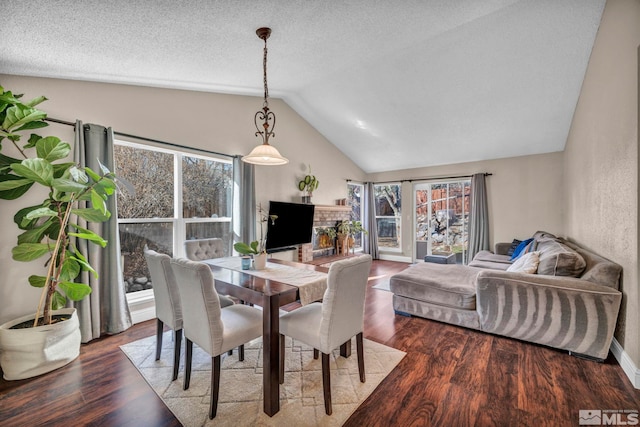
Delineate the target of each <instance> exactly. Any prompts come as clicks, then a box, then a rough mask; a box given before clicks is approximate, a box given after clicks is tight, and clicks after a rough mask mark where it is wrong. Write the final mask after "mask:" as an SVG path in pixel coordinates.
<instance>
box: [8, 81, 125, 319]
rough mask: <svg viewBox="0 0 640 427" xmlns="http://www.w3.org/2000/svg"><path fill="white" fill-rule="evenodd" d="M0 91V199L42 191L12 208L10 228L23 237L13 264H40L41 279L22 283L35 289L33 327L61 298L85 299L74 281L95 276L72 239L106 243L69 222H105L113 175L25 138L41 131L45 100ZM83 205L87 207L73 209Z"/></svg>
mask: <svg viewBox="0 0 640 427" xmlns="http://www.w3.org/2000/svg"><path fill="white" fill-rule="evenodd" d="M21 98H22V96H21V95H14V94H13V93H12V92H11V91H5V89H4V88H3V87H2V86H0V199H4V200H17V199H19V198H20V197H21V196H23V195H24V194H25V193H26V192H27V191H28V190H29V189H30V188H31V187H33V186H34V185H35V186H41V187H44V189H45V191H46V197H45V198H44V200H43V201H42V202H41V203H38V204H37V205H33V206H28V207H24V208H22V209H19V210H18V211H17V213H16V214H15V216H14V218H13V219H14V222H15V223H16V225H17V226H18V228H19V229H20V230H23V232H22V233H21V234H20V235H19V236H18V241H17V245H16V246H15V247H14V248H13V250H12V257H13V259H14V260H16V261H25V262H28V261H33V260H36V259H39V258H42V257H44V258H46V261H45V267H46V273H45V275H31V276H30V277H29V284H30V285H31V286H34V287H37V288H42V296H41V298H40V301H39V304H38V308H37V310H36V313H35V319H34V324H33V326H34V327H35V326H39V325H41V324H50V323H51V322H52V315H51V314H52V313H51V312H52V310H57V309H59V308H62V307H64V305H65V304H66V303H67V299H70V300H73V301H79V300H81V299H83V298H84V297H85V296H87V295H89V294H90V293H91V288H90V287H89V285H87V284H83V283H77V282H75V279H76V278H77V277H78V276H79V275H80V272H81V271H89V272H91V273H92V274H93V275H94V276H96V277H97V275H98V273H97V272H96V270H95V269H94V268H93V267H92V266H91V265H90V264H89V262H88V260H87V258H86V257H85V256H84V255H83V254H82V253H81V252H80V250H79V249H78V247H77V246H76V245H75V243H74V241H73V238H75V239H81V240H82V239H84V240H87V241H89V242H91V243H94V244H97V245H100V246H101V247H105V246H106V245H107V241H106V240H104V239H103V238H102V237H101V236H99V235H98V234H96V233H94V232H93V231H91V230H88V229H86V228H83V227H81V226H80V225H79V224H77V223H76V219H75V218H82V219H85V220H86V221H88V222H104V221H106V220H108V219H109V217H110V216H111V213H110V212H109V210H108V209H107V204H106V201H107V200H108V198H109V197H110V196H112V195H113V194H114V192H115V190H116V183H115V175H114V174H113V173H112V172H111V171H109V170H108V169H107V168H106V167H105V166H103V165H102V164H100V169H101V170H100V171H93V170H91V169H90V168H88V167H80V166H78V165H76V164H75V163H73V162H68V161H65V159H66V158H67V157H68V156H69V154H70V152H71V146H70V145H69V144H68V143H67V142H63V141H61V140H60V138H57V137H55V136H45V137H43V136H40V135H37V134H34V133H31V134H30V135H29V138H28V140H27V142H26V143H24V144H23V143H21V139H22V137H23V136H25V133H26V132H27V131H31V130H34V129H39V128H44V127H46V126H48V123H47V122H46V121H45V118H46V116H47V115H46V113H45V112H43V111H41V110H39V109H37V108H36V106H37V105H38V104H40V103H41V102H43V101H45V100H46V98H45V97H42V96H41V97H38V98H35V99H33V100H31V101H27V102H22V100H21ZM6 141H9V142H10V143H11V144H12V145H13V146H14V147H15V149H16V150H17V151H18V153H19V154H20V157H21V158H12V157H9V156H6V155H4V154H2V153H1V150H2V143H3V142H6ZM80 201H86V202H87V204H86V207H81V206H80V205H79V202H80Z"/></svg>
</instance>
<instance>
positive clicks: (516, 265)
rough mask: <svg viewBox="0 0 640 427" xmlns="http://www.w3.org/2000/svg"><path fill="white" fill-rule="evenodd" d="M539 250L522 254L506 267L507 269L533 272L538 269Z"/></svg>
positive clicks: (518, 271)
mask: <svg viewBox="0 0 640 427" xmlns="http://www.w3.org/2000/svg"><path fill="white" fill-rule="evenodd" d="M539 263H540V252H537V251H534V252H529V253H527V254H524V255H522V256H521V257H519V258H518V259H517V260H515V261H514V262H513V264H511V265H510V266H509V268H507V271H514V272H517V273H528V274H533V273H535V272H536V271H537V270H538V264H539Z"/></svg>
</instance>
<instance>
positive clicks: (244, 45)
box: [0, 0, 605, 172]
mask: <svg viewBox="0 0 640 427" xmlns="http://www.w3.org/2000/svg"><path fill="white" fill-rule="evenodd" d="M0 3H2V7H1V9H2V16H3V23H2V24H1V25H0V73H6V74H17V75H27V76H41V77H56V78H66V79H80V80H90V81H103V82H115V83H128V84H139V85H147V86H160V87H171V88H181V89H191V90H202V91H213V92H226V93H236V94H251V95H258V96H261V95H262V67H261V63H262V42H261V41H260V40H258V38H257V37H256V35H255V32H254V31H255V29H256V28H258V27H261V26H269V27H271V28H272V29H273V33H272V35H271V38H270V39H269V41H268V46H269V92H270V95H271V96H272V97H280V98H282V99H284V100H285V101H286V102H287V103H288V104H289V105H290V106H291V107H292V108H293V109H295V110H296V111H297V112H298V113H299V114H300V115H301V116H303V117H304V118H305V119H306V120H307V121H308V122H309V123H310V124H311V125H312V126H314V127H315V128H316V129H317V130H318V131H319V132H321V133H322V134H323V135H324V136H325V137H326V138H327V139H328V140H329V141H331V142H332V143H333V144H335V145H336V146H337V147H338V148H339V149H340V150H341V151H342V152H344V153H345V154H346V155H347V156H349V157H350V158H351V159H352V160H353V161H354V162H355V163H356V164H358V165H359V166H360V167H361V168H362V169H363V170H364V171H365V172H380V171H387V170H396V169H405V168H413V167H423V166H431V165H439V164H450V163H459V162H468V161H476V160H485V159H493V158H501V157H511V156H518V155H526V154H536V153H546V152H553V151H561V150H563V149H564V145H565V141H566V138H567V134H568V132H569V127H570V125H571V120H572V117H573V112H574V109H575V106H576V103H577V101H578V96H579V94H580V88H581V85H582V81H583V77H584V73H585V70H586V67H587V63H588V60H589V55H590V53H591V48H592V46H593V41H594V39H595V36H596V32H597V30H598V25H599V23H600V17H601V15H602V10H603V8H604V3H605V0H521V1H516V0H403V1H388V0H384V1H382V0H352V1H344V0H325V1H309V0H262V1H259V2H257V1H249V0H217V1H216V0H185V1H175V0H170V1H169V0H158V1H152V2H151V1H142V0H118V1H113V0H111V1H107V2H105V1H79V0H78V1H71V0H56V1H52V0H41V1H34V0H23V1H20V2H8V1H5V0H0ZM27 30H28V31H27ZM27 35H28V36H27Z"/></svg>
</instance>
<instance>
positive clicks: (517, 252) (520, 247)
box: [511, 238, 533, 261]
mask: <svg viewBox="0 0 640 427" xmlns="http://www.w3.org/2000/svg"><path fill="white" fill-rule="evenodd" d="M531 242H533V238H531V239H527V240H523V241H522V242H520V243H519V244H518V246H517V247H516V249H515V250H514V251H513V255H511V261H515V259H516V258H518V257H519V256H520V254H521V253H522V251H523V250H524V248H526V247H527V245H528V244H529V243H531Z"/></svg>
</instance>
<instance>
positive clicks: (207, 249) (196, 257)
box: [184, 237, 233, 307]
mask: <svg viewBox="0 0 640 427" xmlns="http://www.w3.org/2000/svg"><path fill="white" fill-rule="evenodd" d="M184 252H185V254H186V256H187V258H188V259H190V260H191V261H204V260H205V259H213V258H222V257H224V241H223V240H222V239H221V238H219V237H212V238H210V239H194V240H185V241H184ZM219 296H220V305H221V306H222V307H226V306H227V305H231V304H233V300H232V299H231V298H229V297H228V296H226V295H219Z"/></svg>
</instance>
